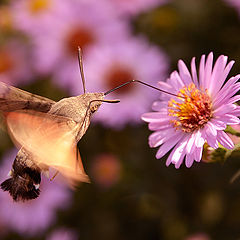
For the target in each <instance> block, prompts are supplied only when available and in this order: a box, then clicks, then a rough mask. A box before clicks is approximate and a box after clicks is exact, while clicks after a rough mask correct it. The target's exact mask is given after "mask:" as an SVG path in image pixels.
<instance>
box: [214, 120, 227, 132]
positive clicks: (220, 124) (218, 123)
mask: <svg viewBox="0 0 240 240" xmlns="http://www.w3.org/2000/svg"><path fill="white" fill-rule="evenodd" d="M211 123H212V124H213V125H214V127H215V128H216V129H217V130H224V129H225V128H226V127H227V125H226V123H224V122H223V121H221V119H214V118H213V119H211Z"/></svg>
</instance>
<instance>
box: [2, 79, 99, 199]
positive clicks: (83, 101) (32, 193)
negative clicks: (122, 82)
mask: <svg viewBox="0 0 240 240" xmlns="http://www.w3.org/2000/svg"><path fill="white" fill-rule="evenodd" d="M103 99H104V94H103V93H84V94H82V95H79V96H76V97H69V98H64V99H62V100H60V101H58V102H54V101H52V100H49V99H47V98H44V97H40V96H37V95H34V94H30V93H28V92H25V91H22V90H20V89H17V88H14V87H10V86H8V85H6V84H4V83H0V110H1V112H2V113H3V115H4V116H5V118H6V122H7V126H8V125H10V127H9V126H8V128H9V129H8V131H9V132H10V135H11V134H12V135H13V136H12V138H13V139H15V140H16V142H17V144H18V145H20V150H19V152H18V154H17V156H16V158H15V160H14V162H13V165H12V169H11V170H10V174H9V175H10V178H8V179H7V180H5V181H4V182H3V183H2V184H1V188H2V189H3V190H4V191H9V193H10V195H11V196H12V198H13V200H15V201H19V200H21V201H25V200H29V199H34V198H36V197H38V195H39V193H40V190H39V184H40V182H41V172H42V171H47V170H48V167H49V166H52V165H53V167H56V169H57V170H58V171H62V173H63V174H64V173H65V170H66V171H69V169H66V167H68V166H66V164H65V163H62V162H61V161H62V160H59V161H60V164H62V165H60V167H59V166H55V165H54V162H58V159H50V163H47V165H46V164H45V162H44V161H45V160H43V162H42V159H41V157H42V156H41V153H39V151H38V152H37V154H35V152H34V151H32V148H30V147H29V145H31V142H27V144H25V145H24V144H22V142H21V141H19V140H18V138H17V139H16V136H15V135H14V134H15V132H20V134H21V131H23V130H22V129H20V130H19V127H18V122H17V123H15V122H14V121H13V120H14V119H15V118H16V116H17V117H18V119H17V121H24V118H26V123H27V124H28V122H30V124H31V121H32V120H33V123H34V121H38V122H39V121H40V124H39V123H38V124H37V127H36V128H38V126H39V125H40V128H41V125H43V127H42V128H43V129H41V131H43V130H45V129H44V126H45V125H46V131H51V127H49V124H50V123H51V121H53V123H54V126H53V131H58V130H57V129H58V128H61V127H64V130H65V131H66V134H65V132H64V134H62V132H60V133H61V134H62V135H63V137H64V136H65V135H66V136H67V140H68V139H69V137H68V132H70V137H71V138H70V139H72V138H74V140H72V143H71V144H70V145H71V146H72V148H75V147H76V145H77V142H78V141H79V140H80V139H81V138H82V136H83V135H84V134H85V132H86V130H87V129H88V127H89V124H90V117H91V115H92V113H94V112H95V111H96V110H97V109H98V108H99V106H100V105H101V103H102V102H101V100H103ZM97 100H100V101H97ZM19 114H20V115H19ZM15 115H16V116H15ZM35 115H36V116H35ZM28 118H29V119H28ZM21 119H23V120H21ZM11 121H13V123H11ZM45 121H46V123H45ZM49 122H50V123H49ZM14 124H15V125H16V126H17V128H16V126H15V125H14ZM27 126H28V125H27ZM33 128H34V126H33ZM15 129H16V130H15ZM36 131H37V130H36ZM40 133H41V132H40ZM57 134H58V132H57ZM62 135H61V136H62ZM17 137H18V136H17ZM29 138H31V136H29ZM23 139H26V137H24V138H23ZM64 139H65V138H64ZM57 140H58V139H57ZM60 140H61V139H60ZM46 141H49V143H50V141H51V139H46ZM53 141H54V140H53ZM63 141H65V140H63ZM23 142H24V140H23ZM45 144H46V143H45ZM59 144H61V143H59ZM68 144H69V143H68ZM54 146H55V145H54V144H53V146H49V148H51V147H54ZM57 146H58V145H57ZM60 146H62V145H60ZM63 147H64V145H63ZM39 148H41V146H39ZM76 148H77V147H76ZM59 150H61V149H56V151H59ZM49 151H50V156H51V153H52V151H53V150H52V149H50V150H49ZM78 154H79V153H78V150H76V155H75V156H76V158H78V157H77V156H78ZM56 155H57V154H56ZM39 156H40V157H39ZM44 156H45V155H44ZM59 156H60V158H61V154H60V155H57V156H56V157H59ZM79 157H80V156H79ZM64 160H65V159H64ZM51 161H52V162H53V163H51ZM64 164H65V165H64ZM79 164H81V162H80V163H79ZM72 175H73V176H72ZM66 176H67V178H73V179H70V182H71V181H72V182H75V181H78V180H79V181H86V182H88V181H89V180H88V177H87V175H86V174H85V173H84V170H83V167H82V166H80V170H79V172H77V173H76V174H75V173H74V174H72V173H71V172H70V173H69V174H68V175H66Z"/></svg>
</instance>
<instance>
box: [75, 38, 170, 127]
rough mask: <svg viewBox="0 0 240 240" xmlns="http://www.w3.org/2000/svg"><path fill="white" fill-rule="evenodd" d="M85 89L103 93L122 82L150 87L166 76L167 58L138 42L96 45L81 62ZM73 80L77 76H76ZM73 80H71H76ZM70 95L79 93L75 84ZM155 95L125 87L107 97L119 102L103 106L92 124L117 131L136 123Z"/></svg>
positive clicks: (138, 87) (133, 40) (147, 90)
mask: <svg viewBox="0 0 240 240" xmlns="http://www.w3.org/2000/svg"><path fill="white" fill-rule="evenodd" d="M84 67H85V75H86V86H87V90H88V91H91V92H104V91H107V90H110V89H112V88H114V87H116V86H118V85H120V84H122V83H124V82H126V81H129V80H132V79H138V80H142V81H145V82H147V83H149V84H153V83H154V82H156V81H161V80H163V79H164V78H165V76H166V71H167V68H168V59H167V56H166V55H165V54H164V53H163V52H162V51H161V50H160V49H159V48H157V47H156V46H151V45H149V44H148V42H146V41H145V39H142V38H138V39H135V38H126V39H125V40H124V41H121V42H118V43H116V44H114V45H98V46H96V47H95V48H93V49H92V51H91V53H90V54H89V55H88V56H87V57H86V58H85V59H84ZM76 77H77V75H76ZM76 77H75V79H76ZM73 90H74V91H73V92H72V93H73V94H77V93H78V94H79V92H82V86H81V84H79V83H77V82H76V81H75V87H74V88H73ZM156 96H157V93H156V92H154V91H152V90H151V89H149V88H147V87H144V86H142V85H140V84H137V83H132V84H129V85H127V86H125V87H123V88H121V89H119V90H117V91H115V92H112V93H111V94H109V96H107V98H108V99H120V101H121V102H120V103H118V104H107V103H103V104H102V106H101V108H100V109H99V111H97V112H96V114H95V116H94V118H93V121H98V122H101V123H102V124H103V125H105V126H108V127H112V128H116V129H119V128H121V127H123V126H124V125H125V124H127V123H140V116H141V114H142V113H144V112H145V111H146V110H147V109H148V108H149V103H148V101H146V99H147V98H148V99H152V100H153V99H155V98H156Z"/></svg>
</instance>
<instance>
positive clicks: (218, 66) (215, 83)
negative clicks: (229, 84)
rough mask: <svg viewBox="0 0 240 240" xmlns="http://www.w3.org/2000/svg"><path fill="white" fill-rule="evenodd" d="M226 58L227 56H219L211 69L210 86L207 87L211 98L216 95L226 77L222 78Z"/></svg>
mask: <svg viewBox="0 0 240 240" xmlns="http://www.w3.org/2000/svg"><path fill="white" fill-rule="evenodd" d="M227 60H228V57H227V56H223V55H221V56H219V57H218V59H217V61H216V63H215V65H214V67H213V72H212V78H211V81H212V84H211V85H210V87H209V89H208V90H209V93H210V94H211V95H212V96H215V95H216V93H217V92H218V91H219V89H220V88H221V87H222V85H223V83H224V81H225V79H226V76H224V74H223V73H224V69H225V66H226V64H227Z"/></svg>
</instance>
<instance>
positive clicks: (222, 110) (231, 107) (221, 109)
mask: <svg viewBox="0 0 240 240" xmlns="http://www.w3.org/2000/svg"><path fill="white" fill-rule="evenodd" d="M236 108H237V106H236V105H235V104H232V103H229V104H225V105H221V106H220V107H218V108H217V109H215V110H214V111H213V114H214V116H220V115H224V114H225V113H229V112H232V111H234V110H235V109H236Z"/></svg>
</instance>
